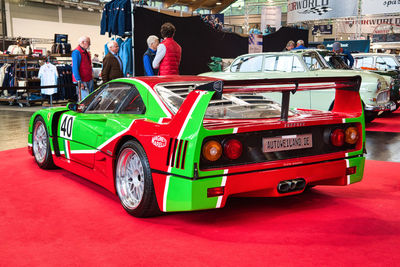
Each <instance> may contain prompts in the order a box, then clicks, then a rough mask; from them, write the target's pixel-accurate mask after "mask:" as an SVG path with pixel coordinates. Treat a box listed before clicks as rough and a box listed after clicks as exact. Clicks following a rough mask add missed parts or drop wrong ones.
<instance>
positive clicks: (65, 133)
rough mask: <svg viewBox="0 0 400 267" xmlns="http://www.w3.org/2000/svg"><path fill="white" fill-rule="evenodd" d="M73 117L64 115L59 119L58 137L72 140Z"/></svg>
mask: <svg viewBox="0 0 400 267" xmlns="http://www.w3.org/2000/svg"><path fill="white" fill-rule="evenodd" d="M74 119H75V116H70V115H66V114H64V115H63V116H62V117H61V128H60V137H62V138H65V139H71V140H72V125H73V124H74Z"/></svg>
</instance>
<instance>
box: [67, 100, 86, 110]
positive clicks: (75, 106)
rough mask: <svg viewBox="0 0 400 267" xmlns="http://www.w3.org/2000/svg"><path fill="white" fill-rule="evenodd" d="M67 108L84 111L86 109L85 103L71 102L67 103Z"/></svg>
mask: <svg viewBox="0 0 400 267" xmlns="http://www.w3.org/2000/svg"><path fill="white" fill-rule="evenodd" d="M67 108H68V109H69V110H72V111H76V112H83V110H84V109H85V105H83V104H77V103H74V102H71V103H68V104H67Z"/></svg>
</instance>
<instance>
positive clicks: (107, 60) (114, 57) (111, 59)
mask: <svg viewBox="0 0 400 267" xmlns="http://www.w3.org/2000/svg"><path fill="white" fill-rule="evenodd" d="M107 47H108V52H109V53H108V54H107V55H106V56H105V57H104V59H103V69H102V70H101V79H102V80H103V83H106V82H108V81H111V80H113V79H117V78H122V77H124V73H123V72H122V61H121V58H120V57H119V56H118V50H119V46H118V43H117V42H116V41H109V42H108V43H107Z"/></svg>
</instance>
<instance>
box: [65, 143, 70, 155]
mask: <svg viewBox="0 0 400 267" xmlns="http://www.w3.org/2000/svg"><path fill="white" fill-rule="evenodd" d="M64 149H65V157H66V158H67V159H70V155H69V141H68V140H64Z"/></svg>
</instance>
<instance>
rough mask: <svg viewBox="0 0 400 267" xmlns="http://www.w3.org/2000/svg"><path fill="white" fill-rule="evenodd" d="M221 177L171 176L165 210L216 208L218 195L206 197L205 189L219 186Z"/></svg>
mask: <svg viewBox="0 0 400 267" xmlns="http://www.w3.org/2000/svg"><path fill="white" fill-rule="evenodd" d="M221 182H222V177H216V178H207V179H200V180H188V179H185V178H179V177H175V176H171V177H170V180H169V190H168V196H167V211H186V210H203V209H212V208H216V206H217V201H218V197H211V198H208V197H207V189H208V188H213V187H219V186H221Z"/></svg>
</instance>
